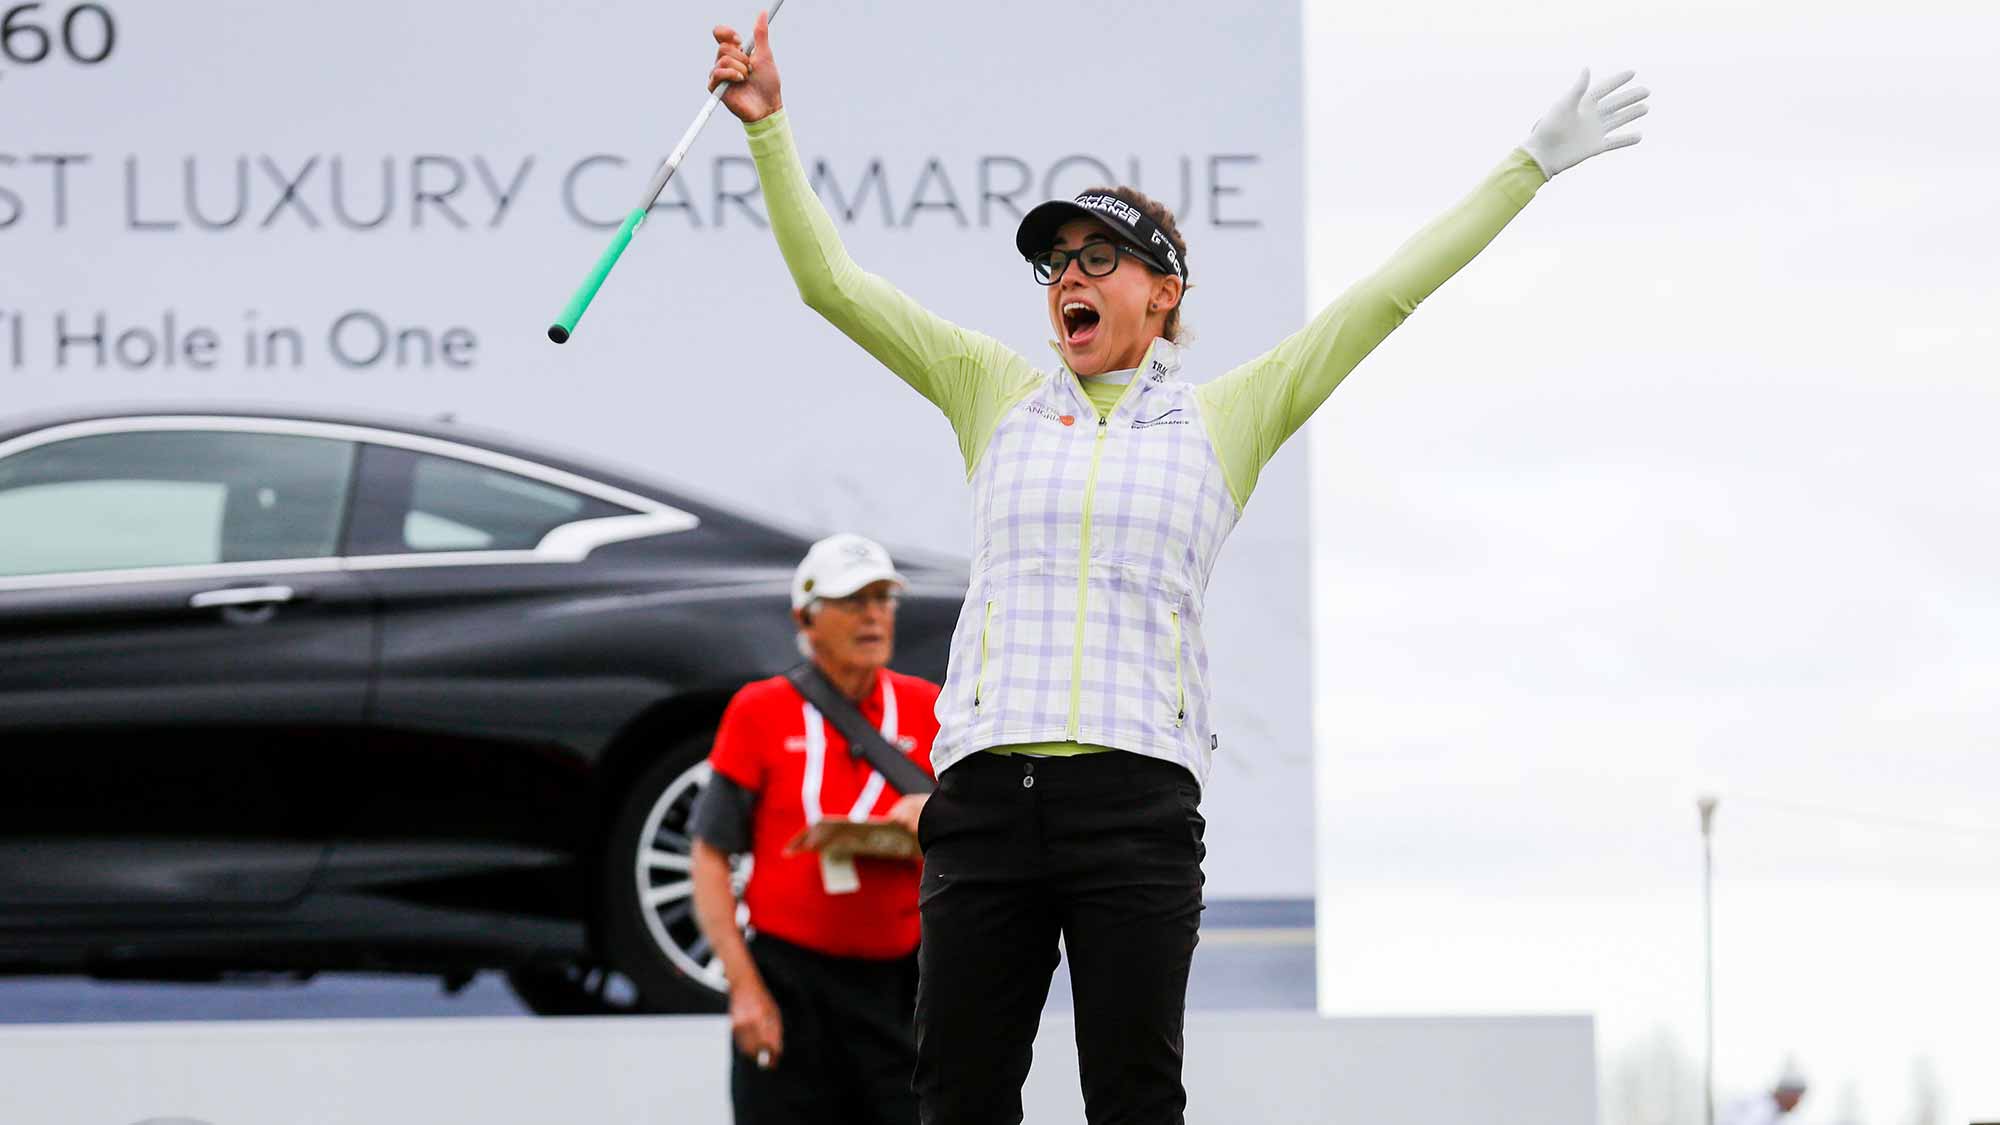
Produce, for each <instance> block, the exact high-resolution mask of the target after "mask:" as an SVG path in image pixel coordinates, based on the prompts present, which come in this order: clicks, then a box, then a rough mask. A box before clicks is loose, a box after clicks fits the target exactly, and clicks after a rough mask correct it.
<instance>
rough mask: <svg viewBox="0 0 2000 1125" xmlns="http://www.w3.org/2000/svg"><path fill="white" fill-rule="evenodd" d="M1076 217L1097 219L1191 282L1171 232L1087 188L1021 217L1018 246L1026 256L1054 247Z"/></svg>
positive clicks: (1106, 194)
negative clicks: (1071, 196)
mask: <svg viewBox="0 0 2000 1125" xmlns="http://www.w3.org/2000/svg"><path fill="white" fill-rule="evenodd" d="M1072 219H1094V220H1096V221H1097V222H1099V223H1102V224H1104V226H1106V227H1107V228H1109V229H1110V230H1111V231H1112V232H1113V233H1115V234H1117V235H1118V236H1119V237H1121V238H1123V239H1124V240H1125V241H1126V242H1129V243H1131V244H1132V246H1133V248H1135V249H1137V250H1139V251H1141V252H1143V253H1144V254H1145V255H1146V256H1147V257H1150V258H1151V259H1153V260H1154V261H1155V262H1157V263H1161V264H1163V265H1164V266H1165V269H1164V270H1163V272H1165V273H1170V274H1173V275H1174V276H1176V277H1178V278H1180V279H1181V281H1182V282H1183V283H1185V282H1186V281H1187V266H1186V265H1185V264H1184V263H1183V262H1182V261H1181V256H1180V252H1179V251H1177V250H1175V249H1174V241H1173V239H1171V238H1168V237H1167V232H1166V231H1164V230H1162V229H1160V225H1159V224H1158V223H1156V222H1154V221H1153V220H1151V219H1149V218H1147V217H1146V215H1145V213H1144V212H1142V211H1140V210H1139V209H1138V208H1137V207H1134V206H1132V204H1131V203H1129V202H1127V201H1126V200H1123V199H1120V198H1119V197H1118V196H1115V195H1112V194H1111V193H1109V192H1091V191H1087V192H1084V193H1083V194H1082V195H1079V196H1077V197H1076V198H1075V199H1051V200H1049V201H1048V202H1047V203H1042V204H1038V205H1037V206H1036V207H1035V208H1034V209H1033V210H1031V211H1029V212H1028V213H1027V214H1026V215H1023V216H1022V217H1021V225H1020V227H1019V228H1017V229H1016V230H1015V231H1014V249H1016V250H1018V251H1020V252H1021V256H1022V257H1023V258H1032V257H1034V256H1035V255H1037V254H1039V253H1041V252H1042V251H1044V250H1047V249H1048V248H1049V247H1051V246H1054V245H1055V243H1056V232H1057V231H1059V230H1061V229H1062V225H1063V224H1064V223H1067V222H1069V221H1070V220H1072Z"/></svg>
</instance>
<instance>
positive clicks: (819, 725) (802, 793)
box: [799, 673, 897, 824]
mask: <svg viewBox="0 0 2000 1125" xmlns="http://www.w3.org/2000/svg"><path fill="white" fill-rule="evenodd" d="M876 684H877V690H879V691H880V692H881V693H882V737H883V738H886V739H888V740H889V745H891V746H895V745H897V742H896V690H895V689H894V688H892V687H890V686H889V683H888V677H887V676H886V675H884V674H881V673H877V680H876ZM799 706H800V707H802V708H803V709H804V712H805V720H806V775H805V779H804V781H802V782H801V783H800V785H799V800H800V803H801V804H803V805H804V806H805V810H806V823H807V824H818V823H819V822H820V821H821V820H822V819H824V818H825V816H826V814H825V813H824V812H822V811H821V810H820V804H819V790H820V783H821V781H823V780H824V779H825V777H826V720H825V719H824V718H822V717H821V716H820V713H819V709H818V708H816V707H814V706H813V705H812V704H810V703H801V704H800V705H799ZM887 784H888V783H887V782H885V781H884V780H883V779H882V775H881V774H880V773H878V772H876V771H875V770H873V769H870V770H869V771H868V783H867V784H866V785H863V786H862V787H861V796H859V797H857V798H855V801H854V807H853V808H851V809H849V810H847V819H849V820H857V821H858V820H867V819H868V814H869V813H871V812H873V811H874V809H875V802H876V801H877V800H879V799H880V798H881V796H882V790H883V788H885V787H886V785H887Z"/></svg>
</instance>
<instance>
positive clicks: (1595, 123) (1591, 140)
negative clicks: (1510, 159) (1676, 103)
mask: <svg viewBox="0 0 2000 1125" xmlns="http://www.w3.org/2000/svg"><path fill="white" fill-rule="evenodd" d="M1630 81H1632V72H1631V71H1629V70H1627V71H1622V72H1620V73H1618V74H1614V75H1612V76H1611V77H1609V78H1607V79H1605V80H1604V81H1602V82H1599V83H1598V84H1597V85H1595V86H1592V85H1591V84H1590V71H1588V70H1585V71H1584V72H1583V74H1582V75H1581V76H1579V77H1578V78H1577V80H1576V83H1575V85H1573V86H1571V87H1570V88H1569V91H1568V92H1567V93H1565V94H1564V95H1563V96H1562V97H1560V98H1558V99H1556V104H1554V105H1552V106H1550V107H1549V111H1548V112H1547V113H1544V114H1542V117H1541V120H1539V121H1537V122H1535V127H1534V128H1533V129H1532V130H1530V131H1529V133H1528V139H1527V140H1525V141H1522V142H1521V147H1522V148H1524V149H1527V150H1528V155H1529V156H1532V157H1534V158H1535V163H1537V164H1539V165H1541V166H1542V174H1543V175H1544V176H1547V177H1548V178H1550V179H1552V180H1553V179H1555V178H1556V173H1558V172H1561V171H1563V170H1564V169H1567V168H1574V167H1576V166H1577V165H1578V164H1581V163H1583V162H1584V161H1586V160H1589V159H1590V158H1591V157H1593V156H1596V155H1597V154H1599V153H1603V152H1610V151H1611V150H1612V149H1614V148H1624V147H1625V146H1626V145H1636V144H1638V143H1639V134H1637V133H1627V134H1625V135H1624V136H1619V137H1614V136H1612V135H1611V134H1612V133H1613V132H1614V131H1616V130H1618V129H1622V128H1624V127H1625V126H1627V125H1630V124H1631V123H1632V122H1634V121H1637V120H1638V119H1640V118H1641V117H1644V116H1646V98H1647V96H1648V95H1650V94H1651V93H1652V91H1650V90H1648V89H1646V88H1645V87H1644V86H1634V87H1632V88H1631V89H1629V90H1625V89H1622V87H1623V86H1624V85H1625V84H1626V83H1627V82H1630Z"/></svg>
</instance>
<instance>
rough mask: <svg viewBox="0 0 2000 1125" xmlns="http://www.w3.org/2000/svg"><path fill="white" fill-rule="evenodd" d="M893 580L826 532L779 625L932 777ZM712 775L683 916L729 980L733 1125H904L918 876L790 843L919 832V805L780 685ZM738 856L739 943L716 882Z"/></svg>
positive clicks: (930, 698)
mask: <svg viewBox="0 0 2000 1125" xmlns="http://www.w3.org/2000/svg"><path fill="white" fill-rule="evenodd" d="M903 584H904V582H903V577H902V575H900V574H897V573H896V569H895V566H894V565H893V564H892V563H891V562H890V559H889V554H888V552H886V551H884V550H883V549H882V548H881V547H880V546H879V545H877V544H875V543H873V542H871V541H869V540H867V539H864V538H862V537H861V536H859V535H835V536H833V537H831V538H828V539H822V540H820V541H819V542H818V543H815V544H813V546H812V549H811V550H810V551H808V552H807V553H806V557H805V560H804V561H803V562H801V563H800V564H799V567H798V571H797V572H796V573H795V574H794V575H793V577H792V617H793V619H794V620H795V621H796V622H797V623H798V627H799V637H800V640H801V648H802V649H805V650H806V651H807V652H808V655H809V656H810V658H811V659H812V661H813V663H814V664H815V665H817V666H818V668H819V670H820V672H821V673H822V674H824V675H825V677H826V679H827V681H828V682H829V683H831V684H832V685H833V687H834V688H835V689H836V690H837V691H839V692H840V693H841V694H842V695H844V696H846V697H847V698H848V699H851V700H853V701H854V703H855V705H856V706H857V707H858V708H859V709H860V711H861V714H862V717H863V718H864V719H865V720H866V721H867V722H869V723H870V724H872V725H874V726H875V727H876V728H877V729H879V730H880V731H881V732H882V735H883V737H884V738H886V739H888V741H889V743H890V744H891V745H892V746H896V747H897V748H899V749H901V750H902V751H903V752H904V753H905V754H906V755H908V756H909V758H910V759H911V760H912V761H914V762H916V763H918V764H919V765H921V766H922V767H923V769H924V771H925V772H926V773H929V772H930V750H931V740H932V739H933V738H934V737H936V735H937V730H938V724H937V716H936V714H935V707H936V704H937V697H938V687H937V685H936V684H932V683H930V682H928V681H925V680H921V679H918V678H916V677H915V676H905V675H902V674H900V673H897V672H892V671H890V670H889V668H888V664H889V658H890V655H891V653H892V652H893V650H894V645H895V626H896V594H897V591H898V590H899V589H900V588H901V587H902V586H903ZM709 763H710V765H711V766H713V767H714V770H715V773H714V777H713V778H712V780H711V781H710V783H709V785H708V787H707V788H706V789H705V790H704V791H703V793H702V796H701V800H700V803H699V804H698V805H697V806H696V809H695V814H694V819H693V825H692V829H693V833H694V837H695V839H694V904H695V916H696V918H697V919H698V920H699V921H700V923H701V928H702V932H703V934H704V935H705V936H706V937H707V938H708V942H709V944H710V945H711V946H712V947H713V948H714V950H715V953H716V956H717V957H718V958H720V959H721V961H722V965H723V970H724V972H725V973H727V974H728V977H729V1022H730V1030H731V1032H732V1035H733V1038H734V1039H735V1051H734V1052H733V1055H732V1059H731V1071H730V1096H731V1100H732V1101H733V1102H734V1104H735V1108H736V1121H737V1125H791V1123H794V1122H796V1123H800V1125H804V1123H806V1122H812V1123H814V1125H823V1123H824V1122H828V1121H841V1122H848V1121H852V1122H880V1123H882V1125H891V1123H893V1125H913V1123H914V1122H915V1121H916V1120H917V1103H916V1097H915V1095H914V1094H913V1093H912V1092H911V1088H910V1080H911V1077H912V1075H913V1073H914V1072H915V1070H916V1063H917V1047H916V1037H915V1032H914V1026H913V1021H914V1019H915V1014H916V991H917V957H916V950H917V939H918V935H919V927H918V919H917V884H918V882H919V880H920V878H921V875H922V871H921V868H920V866H919V865H918V864H917V863H915V862H911V861H908V860H890V859H874V858H867V857H857V858H853V859H849V860H831V859H828V858H826V857H824V856H823V855H821V854H820V853H817V852H794V853H788V852H787V851H786V847H785V846H786V844H788V843H789V842H790V841H791V840H792V838H793V837H794V836H796V835H797V834H798V833H799V831H800V830H801V829H803V828H805V827H807V826H808V825H812V824H816V823H818V822H819V821H820V820H821V819H823V818H826V819H833V818H844V819H850V820H866V819H869V818H871V817H885V816H886V817H888V818H890V819H892V820H895V821H897V822H899V823H901V824H902V825H903V826H904V827H906V828H908V829H909V830H910V831H911V832H912V833H914V832H915V831H916V827H917V814H918V813H919V812H920V811H921V810H922V808H923V802H924V798H923V797H922V796H916V795H912V796H899V795H898V794H897V792H896V790H895V789H894V788H893V787H891V786H889V785H888V784H887V783H886V782H884V780H883V779H882V777H881V775H880V774H878V773H876V772H875V770H874V769H873V768H872V767H870V765H869V764H868V762H867V760H866V759H865V758H862V757H859V756H857V755H856V754H854V753H852V752H850V751H849V748H848V744H847V741H846V740H845V739H844V738H842V737H841V735H840V732H839V731H837V730H836V729H835V728H834V724H833V723H831V722H829V721H827V720H826V719H825V718H824V717H823V716H821V715H820V713H819V712H818V711H817V710H816V709H815V708H814V707H813V706H812V704H810V703H807V702H806V701H805V699H804V697H802V696H801V695H800V694H799V691H798V689H797V688H795V687H794V686H793V685H792V683H791V681H790V680H788V679H786V678H785V677H783V676H774V677H772V678H771V679H768V680H759V681H757V682H756V683H753V684H749V685H747V686H745V687H744V688H743V689H742V690H741V691H738V692H737V693H736V697H735V698H734V699H732V700H730V701H729V708H728V710H726V711H725V712H723V716H722V725H721V727H720V728H719V729H717V731H716V732H715V749H714V751H713V752H712V753H711V754H710V755H709ZM745 852H748V853H749V854H750V856H751V858H752V860H753V861H754V865H753V869H752V875H751V879H750V882H749V885H748V886H747V887H746V888H745V891H744V900H745V902H746V904H747V905H748V906H749V908H750V935H751V936H750V937H749V938H748V940H747V941H746V940H745V938H744V935H743V934H742V933H741V932H739V931H738V929H737V925H736V914H737V901H736V896H735V892H734V891H733V890H732V888H731V885H730V868H729V861H730V857H731V856H733V855H740V854H743V853H745Z"/></svg>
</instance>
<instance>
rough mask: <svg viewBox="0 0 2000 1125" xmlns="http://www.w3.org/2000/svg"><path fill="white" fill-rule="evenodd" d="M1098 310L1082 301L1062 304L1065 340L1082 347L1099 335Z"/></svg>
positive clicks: (1069, 343) (1074, 345) (1067, 342)
mask: <svg viewBox="0 0 2000 1125" xmlns="http://www.w3.org/2000/svg"><path fill="white" fill-rule="evenodd" d="M1097 321H1098V316H1097V310H1096V309H1094V308H1092V307H1090V306H1089V305H1087V304H1085V303H1084V302H1082V301H1064V302H1063V304H1062V325H1063V342H1064V343H1066V344H1068V345H1070V346H1071V347H1082V346H1083V345H1085V344H1088V343H1089V342H1090V341H1091V340H1092V338H1094V337H1095V336H1096V335H1097Z"/></svg>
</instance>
